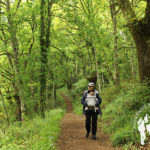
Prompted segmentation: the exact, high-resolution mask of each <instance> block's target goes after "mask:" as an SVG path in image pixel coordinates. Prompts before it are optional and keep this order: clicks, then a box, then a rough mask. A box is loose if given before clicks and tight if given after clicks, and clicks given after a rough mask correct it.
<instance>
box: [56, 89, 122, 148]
mask: <svg viewBox="0 0 150 150" xmlns="http://www.w3.org/2000/svg"><path fill="white" fill-rule="evenodd" d="M59 94H60V95H61V96H62V97H63V98H64V100H65V102H66V105H67V108H66V109H67V112H66V114H65V115H64V118H63V120H62V122H61V133H60V136H59V138H58V141H57V145H58V147H59V148H58V150H122V149H121V148H113V146H112V144H111V142H110V140H109V136H108V135H106V134H105V133H104V132H102V130H101V127H99V126H98V128H97V134H96V137H97V139H96V140H92V138H91V134H90V136H89V138H85V134H86V130H85V116H84V115H81V116H79V115H76V114H75V113H73V112H72V110H73V108H72V104H71V100H70V98H69V97H68V96H66V95H65V94H63V93H62V92H60V93H59ZM98 122H100V118H99V117H98Z"/></svg>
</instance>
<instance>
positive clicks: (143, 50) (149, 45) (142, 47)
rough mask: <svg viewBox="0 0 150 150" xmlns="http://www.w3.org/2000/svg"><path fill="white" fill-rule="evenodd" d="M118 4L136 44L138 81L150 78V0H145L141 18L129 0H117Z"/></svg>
mask: <svg viewBox="0 0 150 150" xmlns="http://www.w3.org/2000/svg"><path fill="white" fill-rule="evenodd" d="M118 4H119V7H120V8H121V10H122V12H123V14H124V17H125V19H126V21H127V23H128V27H129V30H130V32H131V34H132V36H133V38H134V41H135V44H136V48H137V56H138V66H139V75H140V81H141V82H144V81H145V80H150V1H149V0H147V6H146V9H145V17H144V18H143V19H141V20H138V19H137V17H136V14H135V12H134V10H133V9H132V7H131V3H130V1H129V0H118Z"/></svg>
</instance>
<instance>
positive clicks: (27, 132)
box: [0, 109, 64, 150]
mask: <svg viewBox="0 0 150 150" xmlns="http://www.w3.org/2000/svg"><path fill="white" fill-rule="evenodd" d="M63 115H64V111H63V110H62V109H55V110H51V111H50V112H47V113H46V118H45V119H41V118H40V117H35V118H34V119H31V120H28V121H24V122H23V124H22V126H20V125H19V124H20V123H14V124H13V125H11V126H10V127H9V128H1V130H0V149H3V150H8V149H12V150H21V149H24V150H29V149H32V150H39V149H44V150H54V149H56V146H55V142H56V140H57V137H58V135H59V131H60V125H59V124H60V120H61V118H62V117H63Z"/></svg>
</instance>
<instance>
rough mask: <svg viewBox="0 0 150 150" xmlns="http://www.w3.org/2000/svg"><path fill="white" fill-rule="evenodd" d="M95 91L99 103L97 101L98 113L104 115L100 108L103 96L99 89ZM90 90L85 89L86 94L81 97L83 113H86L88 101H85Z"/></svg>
mask: <svg viewBox="0 0 150 150" xmlns="http://www.w3.org/2000/svg"><path fill="white" fill-rule="evenodd" d="M94 92H96V98H97V99H98V101H97V103H96V106H97V107H98V109H99V110H98V114H100V115H102V112H101V109H100V104H101V103H102V99H101V97H100V96H99V93H98V91H97V90H95V89H94ZM89 93H90V91H89V90H86V91H84V94H83V96H82V98H81V104H82V105H83V114H85V113H86V112H85V107H86V106H88V105H87V103H86V102H85V99H86V97H87V94H89Z"/></svg>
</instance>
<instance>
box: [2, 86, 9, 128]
mask: <svg viewBox="0 0 150 150" xmlns="http://www.w3.org/2000/svg"><path fill="white" fill-rule="evenodd" d="M0 95H1V98H2V103H3V108H4V111H5V114H6V120H7V125H8V126H9V116H8V111H7V107H6V105H5V102H4V97H3V95H2V92H1V89H0Z"/></svg>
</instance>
